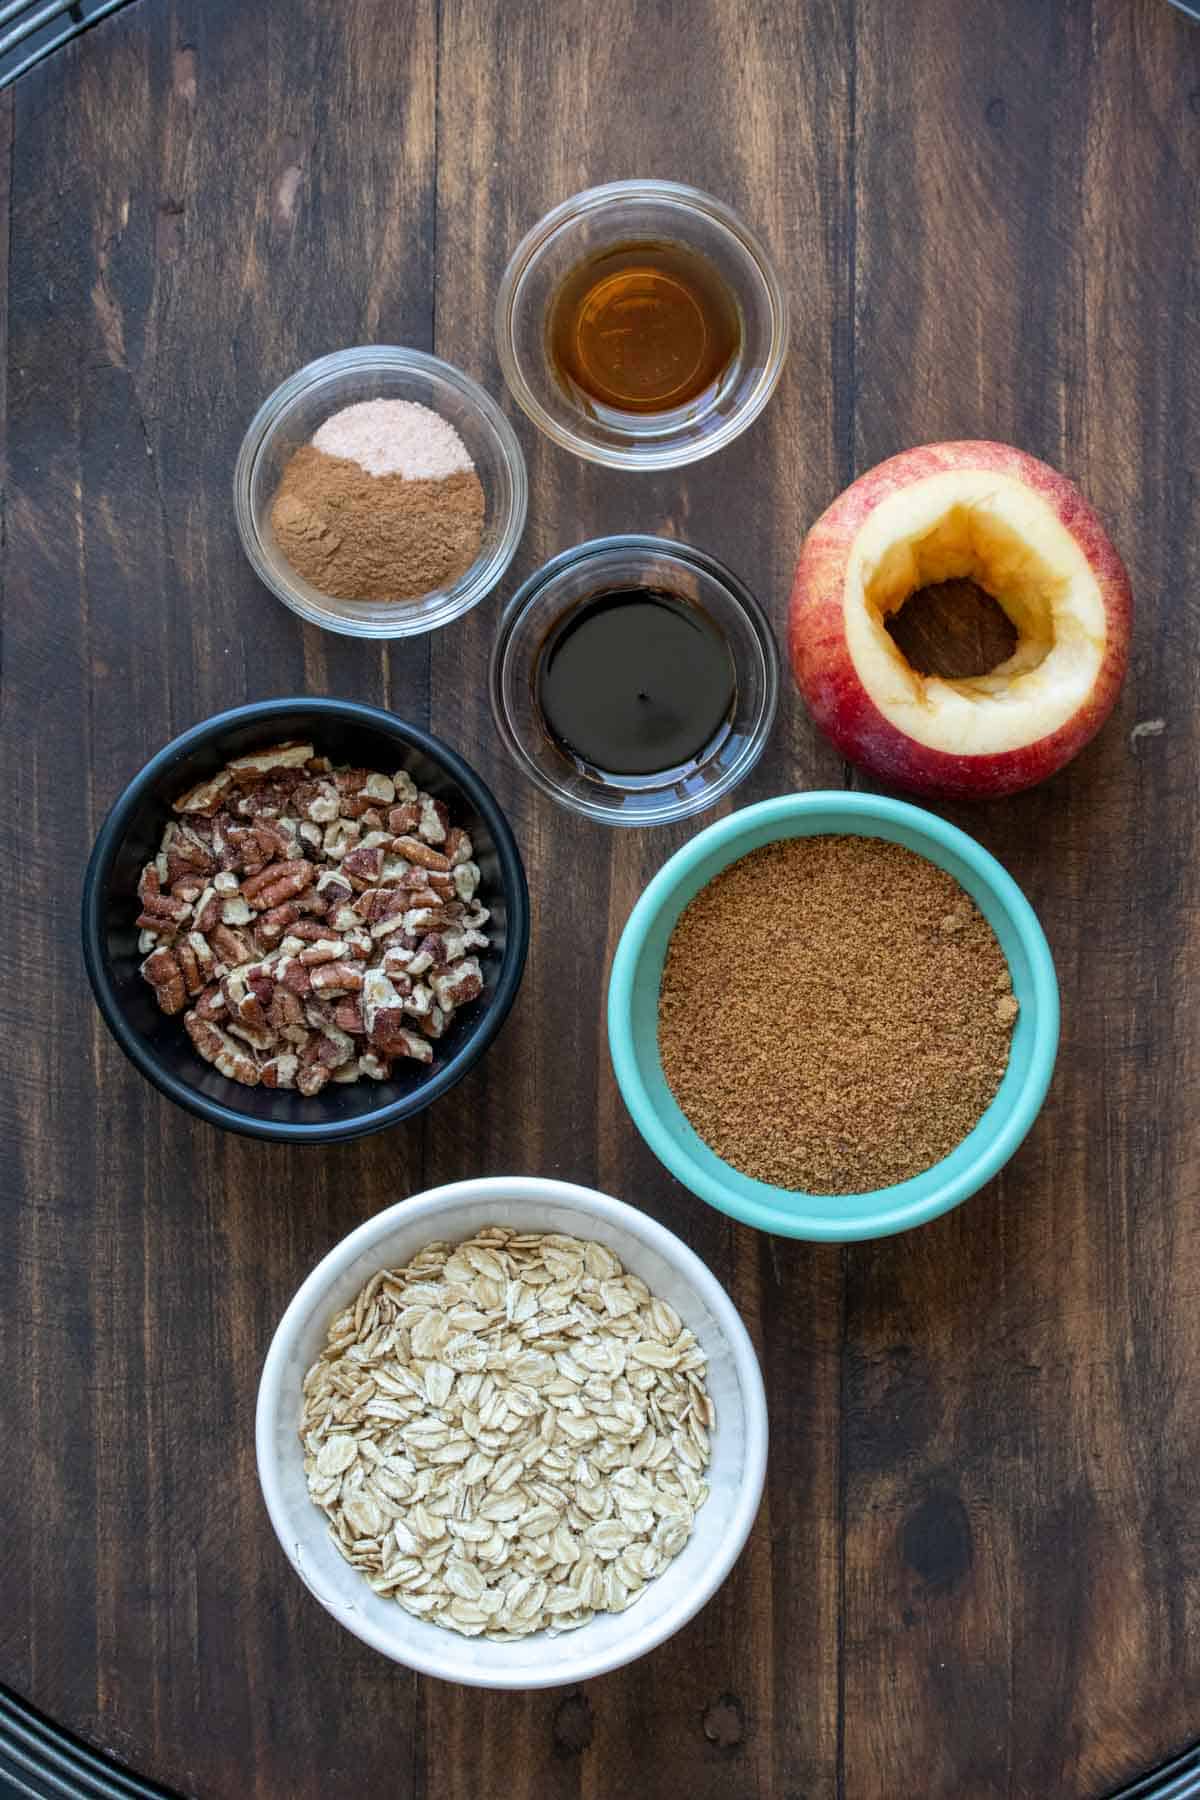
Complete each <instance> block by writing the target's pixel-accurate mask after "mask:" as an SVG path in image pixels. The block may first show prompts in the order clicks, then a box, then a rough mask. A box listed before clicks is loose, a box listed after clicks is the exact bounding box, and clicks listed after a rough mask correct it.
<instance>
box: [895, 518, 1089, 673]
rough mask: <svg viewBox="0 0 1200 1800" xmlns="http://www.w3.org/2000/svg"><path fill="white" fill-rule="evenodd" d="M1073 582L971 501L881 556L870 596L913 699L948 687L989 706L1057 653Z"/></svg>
mask: <svg viewBox="0 0 1200 1800" xmlns="http://www.w3.org/2000/svg"><path fill="white" fill-rule="evenodd" d="M1069 580H1070V577H1069V576H1067V575H1065V574H1064V572H1063V571H1062V570H1061V569H1056V568H1055V567H1053V566H1052V565H1051V564H1050V563H1049V562H1048V561H1047V560H1046V558H1045V557H1044V556H1043V555H1042V554H1041V552H1040V549H1039V548H1037V547H1035V545H1034V543H1032V542H1031V541H1029V540H1028V539H1027V538H1026V537H1025V536H1024V535H1023V534H1021V533H1020V532H1019V531H1018V530H1017V529H1015V528H1014V526H1013V524H1012V523H1010V522H1009V521H1008V520H1006V519H1004V518H1003V517H1001V516H1000V515H999V513H998V511H997V509H996V508H995V507H994V506H991V505H988V504H985V503H983V502H980V501H965V502H960V503H958V504H955V505H951V506H950V507H948V508H947V509H946V510H945V511H944V512H941V513H939V514H938V515H937V516H936V517H935V518H933V519H932V520H930V521H929V522H928V523H926V524H925V525H924V527H923V529H920V530H918V531H916V532H913V533H912V534H911V535H907V536H899V537H897V538H894V539H893V540H892V541H891V542H890V543H888V544H887V545H886V547H884V548H883V549H882V551H881V552H880V553H877V554H876V556H875V557H873V558H872V560H871V563H870V565H869V567H868V568H867V570H866V571H865V578H864V598H865V600H866V605H867V611H868V613H869V614H871V615H872V617H873V619H874V622H875V627H876V630H877V632H878V635H879V640H880V641H881V644H882V646H884V647H886V649H887V651H888V653H889V654H890V656H891V657H893V658H894V660H895V662H896V663H897V665H898V666H899V667H900V668H902V669H903V670H904V672H905V674H906V675H907V677H908V680H909V681H910V682H911V683H912V685H913V689H914V695H915V697H918V698H920V697H921V696H923V695H924V694H925V693H926V691H927V690H928V689H929V688H931V687H936V686H937V685H938V684H942V685H949V686H952V687H954V688H955V690H956V691H957V693H958V694H959V695H960V696H961V697H962V698H963V699H964V700H970V701H978V702H983V703H989V702H991V701H992V700H994V699H996V698H998V697H999V696H1001V695H1007V694H1009V693H1010V692H1011V691H1012V690H1013V688H1014V687H1015V686H1016V684H1018V683H1019V682H1021V681H1022V680H1023V679H1024V678H1025V677H1026V676H1028V675H1030V674H1032V673H1033V672H1034V671H1035V670H1036V669H1038V668H1039V667H1040V666H1041V664H1042V663H1043V662H1044V661H1045V660H1046V658H1047V657H1048V656H1049V655H1050V654H1051V652H1052V651H1053V650H1054V648H1055V642H1056V637H1057V632H1058V625H1059V620H1060V618H1061V616H1062V615H1061V600H1062V596H1063V592H1064V590H1065V588H1066V587H1067V585H1068V584H1069Z"/></svg>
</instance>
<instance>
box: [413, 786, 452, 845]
mask: <svg viewBox="0 0 1200 1800" xmlns="http://www.w3.org/2000/svg"><path fill="white" fill-rule="evenodd" d="M420 801H421V822H420V824H419V825H418V826H417V836H418V837H420V838H423V839H424V841H425V842H426V843H427V844H444V843H445V841H446V833H447V832H448V831H449V829H450V814H449V812H448V811H447V809H446V806H445V803H444V802H443V801H441V800H434V799H433V798H432V796H431V795H429V794H422V795H421V797H420Z"/></svg>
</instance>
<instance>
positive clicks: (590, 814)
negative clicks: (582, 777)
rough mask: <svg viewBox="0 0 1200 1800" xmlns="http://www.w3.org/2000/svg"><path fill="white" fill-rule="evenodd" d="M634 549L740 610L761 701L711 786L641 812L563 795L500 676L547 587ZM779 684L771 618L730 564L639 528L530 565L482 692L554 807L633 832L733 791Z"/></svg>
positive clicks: (768, 724) (502, 625)
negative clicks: (676, 568)
mask: <svg viewBox="0 0 1200 1800" xmlns="http://www.w3.org/2000/svg"><path fill="white" fill-rule="evenodd" d="M636 550H640V551H645V552H648V553H650V554H653V555H666V556H669V557H673V558H674V559H675V560H676V561H678V562H681V563H685V564H690V565H691V566H692V567H693V568H699V569H701V570H702V571H703V572H704V573H705V574H706V575H708V576H710V577H711V578H712V579H713V580H715V581H716V582H717V584H718V586H720V587H721V588H722V589H723V590H724V592H725V594H726V596H727V597H728V599H729V600H730V601H731V602H732V604H733V605H734V606H735V607H736V608H737V609H738V610H739V611H740V612H741V613H742V614H743V616H744V617H745V619H746V622H747V624H748V625H749V627H750V631H751V635H752V637H753V639H754V642H755V645H756V647H757V649H758V652H759V659H760V666H761V674H762V681H763V690H764V693H763V702H762V705H761V706H760V707H759V709H758V714H757V717H756V719H755V722H754V726H753V729H752V730H751V732H750V734H749V736H748V740H747V743H746V746H745V748H744V749H743V750H742V752H741V753H740V755H739V756H738V758H737V760H736V761H735V762H733V763H732V764H731V765H730V766H729V768H728V769H727V770H726V771H725V773H724V774H723V775H722V776H720V777H719V778H718V779H717V780H716V781H714V782H713V783H712V785H711V786H710V787H707V788H705V789H704V790H703V791H702V792H701V793H699V794H690V795H688V796H687V798H686V799H683V800H680V799H673V800H672V801H670V802H669V803H664V804H662V805H661V806H657V807H650V806H648V807H646V808H645V809H644V810H643V811H640V812H631V813H625V812H621V811H619V810H618V809H616V808H615V807H607V806H603V805H601V804H600V803H598V802H594V803H592V802H589V801H587V800H585V799H583V798H581V797H580V796H578V795H576V794H572V793H568V792H567V791H566V790H565V789H564V788H562V787H560V786H559V785H558V784H557V783H556V782H554V781H552V780H551V779H550V777H549V776H548V775H546V774H545V772H544V771H543V770H542V769H540V768H539V767H538V766H537V764H536V763H535V762H534V761H533V759H532V758H531V757H530V756H529V754H528V752H527V751H526V749H525V747H524V745H523V744H522V742H521V740H520V738H519V737H518V736H517V734H516V732H515V730H514V729H513V727H512V724H511V723H510V720H509V718H508V713H507V709H506V707H505V704H504V687H503V680H504V671H505V666H506V663H507V658H508V651H509V646H510V645H511V643H512V639H513V633H514V631H515V630H516V627H517V625H518V624H519V623H520V621H521V619H522V618H523V617H524V615H525V614H526V613H527V612H528V611H529V609H530V608H531V607H532V606H533V605H534V604H535V603H536V601H537V600H538V598H539V597H540V596H541V595H542V593H544V591H545V589H546V588H547V587H549V586H550V585H551V584H552V583H553V582H555V581H557V580H558V579H559V578H560V577H561V576H562V575H563V574H564V573H566V571H568V570H569V569H572V568H574V567H575V566H576V565H577V564H578V563H583V562H591V561H596V562H601V561H603V560H604V559H605V558H606V557H609V556H612V555H614V554H619V553H621V552H626V551H636ZM779 686H780V674H779V646H778V644H777V643H776V641H775V633H774V631H773V630H772V627H771V621H770V620H769V619H768V617H767V615H766V613H765V612H764V610H763V608H762V605H761V604H760V602H759V601H758V600H756V599H755V597H754V595H753V594H752V593H751V591H750V589H749V587H747V585H746V583H745V582H744V581H743V580H742V579H741V577H740V576H738V575H735V574H734V573H733V571H732V569H730V568H728V567H727V566H726V564H725V563H723V562H721V561H720V560H719V558H717V557H715V556H713V555H711V554H710V553H709V552H708V551H707V550H700V549H698V548H697V547H696V546H695V545H694V544H687V543H683V542H681V541H680V540H679V539H678V538H664V537H655V536H653V535H651V534H649V533H645V532H621V533H618V534H616V535H615V536H611V537H602V538H588V539H587V540H586V542H584V543H582V544H571V545H568V547H567V548H566V549H565V550H560V551H558V552H557V554H556V555H554V556H552V557H551V558H550V560H549V561H548V562H544V563H542V564H541V565H540V567H538V568H536V569H535V570H534V571H533V572H532V574H530V575H528V576H527V577H526V578H525V580H524V581H523V582H522V583H521V585H520V587H519V588H518V589H517V591H516V593H515V594H513V596H512V598H511V599H510V600H509V601H508V602H507V603H506V605H505V607H504V611H503V612H502V613H501V615H500V622H499V625H498V626H497V628H496V636H495V639H494V640H493V644H492V654H491V660H490V664H489V668H488V692H489V694H490V696H491V702H492V716H493V718H494V719H495V721H496V729H497V731H498V732H499V733H500V737H501V740H502V742H503V744H504V747H505V749H506V750H507V751H508V753H509V755H510V756H511V757H512V759H513V761H514V762H515V763H516V765H517V767H518V768H519V769H520V770H521V772H522V774H524V775H525V776H527V777H528V779H529V780H530V781H532V782H533V783H534V785H535V787H538V788H540V789H541V791H542V793H544V794H548V795H549V796H550V798H551V799H552V800H555V801H557V803H558V804H559V805H560V806H564V807H566V809H567V811H568V812H573V813H575V814H576V815H577V816H579V817H580V818H585V819H590V820H591V821H592V822H593V823H594V824H599V825H615V826H620V827H624V828H626V829H633V830H637V829H641V828H645V827H649V826H653V825H669V824H673V823H675V822H677V821H678V820H680V819H687V818H691V817H692V816H693V815H694V814H695V813H699V812H706V811H707V810H708V808H709V807H710V806H715V805H716V803H717V801H718V800H721V799H723V798H724V796H725V795H726V794H727V793H729V792H730V791H731V789H733V788H734V787H736V786H737V785H738V783H739V782H740V781H742V780H743V778H744V777H745V776H747V775H748V774H749V773H750V771H751V769H753V767H754V765H755V764H756V763H757V762H758V760H759V758H760V756H761V755H762V753H763V751H764V749H765V748H766V745H767V741H768V739H769V738H770V735H771V731H772V728H773V726H774V724H775V715H776V712H777V710H778V705H779Z"/></svg>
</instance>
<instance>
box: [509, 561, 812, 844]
mask: <svg viewBox="0 0 1200 1800" xmlns="http://www.w3.org/2000/svg"><path fill="white" fill-rule="evenodd" d="M491 689H492V706H493V710H494V712H495V715H496V722H497V725H498V727H499V729H500V733H501V736H502V737H503V738H504V740H505V743H506V745H507V747H508V749H509V751H510V753H511V754H512V756H513V757H514V759H515V760H516V761H517V763H518V764H519V765H520V766H521V767H522V769H523V770H524V772H525V773H526V774H527V775H528V776H529V778H530V780H532V781H533V782H535V783H536V784H537V785H538V786H539V787H540V788H542V789H543V791H544V792H546V793H548V794H550V795H552V796H553V798H554V799H555V800H557V801H559V802H560V804H562V805H563V806H566V807H569V808H570V809H571V810H572V811H574V812H578V813H582V814H583V815H584V816H586V817H588V818H591V819H594V820H597V821H599V822H601V823H604V824H610V825H653V824H661V823H665V822H666V821H668V820H671V819H682V818H686V817H688V816H689V815H690V814H692V813H696V812H700V811H702V810H703V809H704V808H705V807H708V806H711V805H713V804H714V803H715V802H716V801H717V800H718V799H720V798H721V796H722V795H723V794H725V793H727V792H728V791H729V790H730V788H732V787H733V786H735V785H736V783H737V782H739V781H740V780H741V779H742V777H743V776H744V775H746V774H747V773H748V772H749V770H750V769H751V768H752V767H753V766H754V764H755V762H757V760H758V758H759V756H760V754H761V752H762V749H763V747H764V745H765V743H766V740H767V737H768V735H769V733H770V729H771V725H772V722H773V720H774V716H775V707H776V703H777V698H778V689H779V668H778V654H777V651H776V648H775V640H774V637H773V635H772V632H771V628H770V626H769V624H768V623H767V620H766V619H765V617H764V616H763V613H762V611H761V610H760V608H759V606H758V603H757V602H756V601H755V599H754V598H753V596H752V595H751V594H750V592H749V590H748V589H747V588H746V587H745V586H744V584H743V583H742V582H740V581H739V580H738V578H737V577H736V576H735V575H733V574H732V573H731V572H730V571H729V570H728V569H726V568H724V567H723V565H722V564H720V563H718V562H717V561H716V560H715V558H713V557H710V556H708V555H707V554H706V553H705V552H704V551H701V550H695V549H693V548H692V547H690V546H689V545H686V544H677V543H672V542H671V541H669V540H667V539H665V538H654V537H640V536H625V537H614V538H599V539H596V540H594V541H593V542H591V543H587V544H581V545H579V546H578V547H577V548H575V549H572V550H566V551H563V552H562V554H561V555H559V556H556V557H555V558H553V560H552V561H551V562H549V563H547V564H546V565H545V567H544V568H542V569H539V570H538V571H537V572H536V573H535V574H534V575H532V576H530V578H529V580H528V581H527V582H526V583H525V584H524V586H523V587H522V588H521V589H520V591H519V592H518V593H517V594H516V595H515V596H514V597H513V599H512V600H511V601H510V602H509V604H508V606H507V607H506V609H505V612H504V616H503V618H502V619H501V622H500V630H499V633H498V636H497V640H496V646H495V649H494V651H493V655H492V669H491Z"/></svg>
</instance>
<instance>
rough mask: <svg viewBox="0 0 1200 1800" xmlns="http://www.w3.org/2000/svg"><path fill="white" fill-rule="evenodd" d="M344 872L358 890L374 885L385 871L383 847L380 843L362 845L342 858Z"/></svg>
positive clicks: (359, 891) (352, 885)
mask: <svg viewBox="0 0 1200 1800" xmlns="http://www.w3.org/2000/svg"><path fill="white" fill-rule="evenodd" d="M342 873H343V874H344V875H345V876H346V879H347V880H348V881H349V882H350V885H351V887H353V888H354V889H355V890H356V892H358V893H361V892H362V890H363V889H364V888H368V887H373V886H375V884H376V883H377V882H378V880H379V877H380V875H381V874H382V873H383V849H382V846H380V845H378V844H377V845H374V846H370V847H368V846H364V845H360V846H359V847H358V849H357V850H351V851H349V852H348V853H347V854H346V856H344V857H343V859H342Z"/></svg>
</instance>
